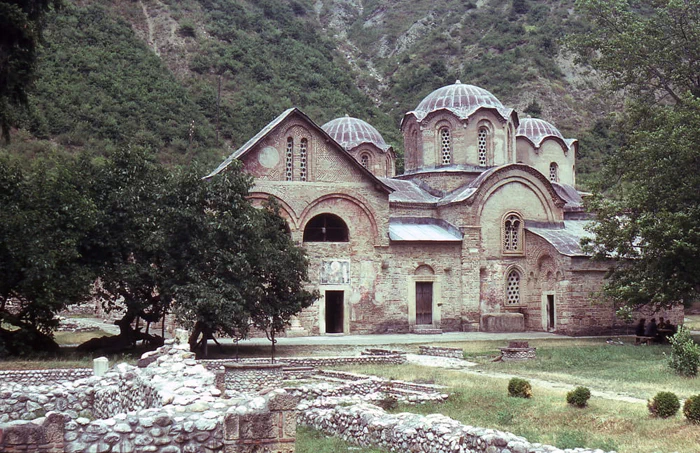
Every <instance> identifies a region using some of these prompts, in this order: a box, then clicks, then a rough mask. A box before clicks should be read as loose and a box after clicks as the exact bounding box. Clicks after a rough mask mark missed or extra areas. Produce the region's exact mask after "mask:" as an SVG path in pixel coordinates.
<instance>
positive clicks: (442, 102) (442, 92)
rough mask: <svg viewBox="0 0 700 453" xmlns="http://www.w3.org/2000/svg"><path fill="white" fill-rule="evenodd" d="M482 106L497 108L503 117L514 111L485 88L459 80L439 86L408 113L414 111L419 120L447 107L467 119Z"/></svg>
mask: <svg viewBox="0 0 700 453" xmlns="http://www.w3.org/2000/svg"><path fill="white" fill-rule="evenodd" d="M480 108H492V109H495V110H497V111H498V113H500V115H501V116H502V117H503V118H507V117H508V116H509V115H510V114H511V112H512V111H513V109H509V108H506V107H504V106H503V104H501V101H499V100H498V99H497V98H496V96H494V95H493V94H491V93H490V92H488V91H486V90H484V89H483V88H479V87H477V86H474V85H467V84H465V83H462V82H460V81H459V80H457V81H456V82H455V83H454V84H453V85H448V86H445V87H442V88H438V89H437V90H435V91H433V92H432V93H430V94H429V95H428V96H426V97H425V99H423V100H422V101H421V103H420V104H418V107H416V109H415V110H414V111H412V112H408V113H409V114H410V113H412V114H413V115H415V116H416V119H417V120H418V121H422V120H423V118H425V117H426V116H428V114H429V113H431V112H435V111H437V110H441V109H447V110H449V111H450V112H452V113H454V114H455V115H457V116H458V117H459V118H461V119H465V118H468V117H469V116H470V115H471V114H472V113H474V112H475V111H477V110H478V109H480Z"/></svg>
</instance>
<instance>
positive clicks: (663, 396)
mask: <svg viewBox="0 0 700 453" xmlns="http://www.w3.org/2000/svg"><path fill="white" fill-rule="evenodd" d="M647 407H648V408H649V412H650V413H651V415H653V416H654V417H661V418H668V417H673V416H674V415H676V413H677V412H678V409H680V408H681V403H680V401H678V397H677V396H676V394H675V393H672V392H659V393H657V394H656V396H655V397H654V398H652V399H651V400H649V402H648V403H647Z"/></svg>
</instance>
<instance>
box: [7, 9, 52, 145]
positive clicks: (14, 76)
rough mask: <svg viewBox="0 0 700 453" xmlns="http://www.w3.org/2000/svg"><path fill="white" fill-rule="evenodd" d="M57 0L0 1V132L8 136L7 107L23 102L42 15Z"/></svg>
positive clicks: (34, 56) (33, 61)
mask: <svg viewBox="0 0 700 453" xmlns="http://www.w3.org/2000/svg"><path fill="white" fill-rule="evenodd" d="M60 3H61V1H60V0H4V1H0V30H2V32H0V133H1V135H2V137H3V138H4V139H5V140H9V139H10V124H11V121H12V119H11V117H10V112H11V109H10V106H17V105H25V104H26V103H27V94H26V89H27V86H28V85H29V83H30V82H31V80H32V77H33V74H34V67H35V62H36V57H37V49H38V47H39V43H40V40H41V30H42V27H43V25H44V16H45V14H46V12H47V11H48V10H50V9H51V8H52V7H57V6H59V5H60Z"/></svg>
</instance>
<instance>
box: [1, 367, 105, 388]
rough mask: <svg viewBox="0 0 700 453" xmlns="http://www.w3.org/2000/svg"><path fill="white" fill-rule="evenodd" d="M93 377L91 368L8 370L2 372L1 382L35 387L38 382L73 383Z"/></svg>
mask: <svg viewBox="0 0 700 453" xmlns="http://www.w3.org/2000/svg"><path fill="white" fill-rule="evenodd" d="M90 376H92V369H91V368H74V369H55V370H6V371H0V382H5V383H6V382H14V383H19V384H30V385H33V384H35V383H36V382H41V383H43V384H48V383H51V382H72V381H75V380H77V379H83V378H87V377H90Z"/></svg>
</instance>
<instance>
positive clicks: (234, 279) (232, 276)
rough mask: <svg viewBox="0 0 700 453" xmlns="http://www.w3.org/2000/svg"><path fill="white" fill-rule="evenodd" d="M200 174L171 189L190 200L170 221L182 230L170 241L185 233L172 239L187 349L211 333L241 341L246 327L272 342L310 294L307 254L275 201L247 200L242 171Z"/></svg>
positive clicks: (197, 345)
mask: <svg viewBox="0 0 700 453" xmlns="http://www.w3.org/2000/svg"><path fill="white" fill-rule="evenodd" d="M200 174H202V173H201V172H194V173H192V170H190V171H189V172H188V173H185V174H183V175H181V176H180V177H179V180H178V182H177V184H178V186H179V189H177V190H175V191H174V192H177V193H180V194H181V195H180V196H181V197H182V196H185V198H187V199H188V200H192V202H190V203H188V204H186V205H185V206H182V207H180V208H179V209H177V210H176V211H173V212H172V215H173V220H172V221H170V222H169V224H171V225H173V226H177V227H178V228H181V231H180V232H179V233H177V232H175V233H176V234H173V235H172V237H173V238H178V237H179V236H180V235H182V236H183V238H184V237H188V238H190V239H189V240H187V241H180V240H178V241H177V242H178V243H179V244H180V245H179V247H178V248H179V249H180V253H181V258H182V265H183V266H186V270H187V275H188V278H187V279H186V280H184V281H183V282H182V283H181V284H179V285H177V287H176V290H175V298H176V299H177V303H176V304H175V313H176V315H177V318H178V319H179V320H180V322H181V323H183V324H184V325H186V326H188V327H189V328H190V329H191V335H190V345H191V347H192V349H193V350H197V351H198V352H202V353H204V354H206V342H207V340H208V339H210V338H213V337H214V335H215V334H218V333H221V334H225V335H228V336H231V337H234V338H245V337H246V336H247V335H248V333H249V330H250V328H251V327H257V328H259V329H262V330H264V331H265V332H266V333H267V334H268V335H269V337H270V339H271V340H272V341H273V346H274V337H275V335H276V334H277V333H278V332H280V331H281V330H282V329H284V327H285V326H286V325H287V324H288V323H289V321H290V318H291V316H293V315H295V314H296V313H298V312H299V311H300V310H302V309H303V308H306V307H308V306H310V305H311V304H312V303H313V301H314V300H315V299H316V298H317V294H316V293H315V292H310V291H308V290H306V289H305V288H304V283H305V281H306V280H307V265H308V263H307V259H306V255H305V253H304V251H303V249H301V248H299V247H298V246H296V245H295V244H294V242H293V241H292V239H291V237H290V236H289V234H288V233H287V230H286V228H285V226H286V225H285V223H284V220H282V219H281V218H280V217H279V215H278V214H277V212H276V210H275V208H274V205H270V206H267V207H263V208H262V209H257V208H254V207H253V206H252V205H251V204H250V202H249V201H248V200H247V199H246V196H247V195H248V189H249V187H250V183H251V181H250V178H249V177H248V176H245V175H243V174H242V173H241V172H240V171H239V170H237V169H233V168H232V169H231V170H230V171H226V172H225V173H224V174H222V175H217V177H215V178H212V179H210V180H207V181H201V180H199V177H198V176H197V175H200ZM195 178H196V179H195ZM185 194H186V195H185ZM193 239H194V240H193ZM173 246H174V247H175V246H177V244H173Z"/></svg>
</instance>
